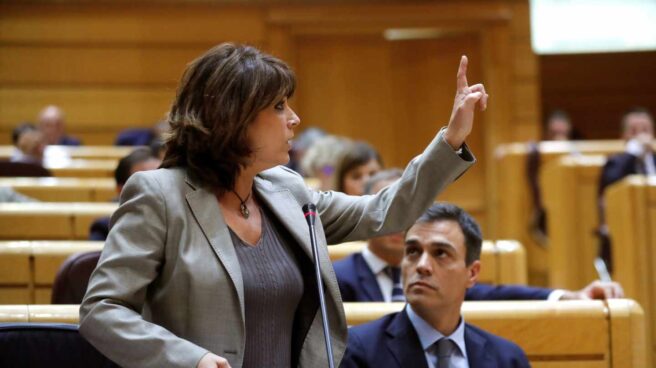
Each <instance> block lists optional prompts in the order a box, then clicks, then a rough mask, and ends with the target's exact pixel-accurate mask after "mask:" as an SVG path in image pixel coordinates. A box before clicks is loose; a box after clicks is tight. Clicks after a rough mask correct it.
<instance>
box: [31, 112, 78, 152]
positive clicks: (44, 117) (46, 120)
mask: <svg viewBox="0 0 656 368" xmlns="http://www.w3.org/2000/svg"><path fill="white" fill-rule="evenodd" d="M38 121H39V130H40V131H41V133H43V136H44V137H45V141H46V144H48V145H50V144H53V145H61V146H79V145H81V144H82V142H80V140H79V139H77V138H74V137H71V136H68V135H66V117H65V115H64V112H63V111H62V110H61V109H60V108H59V107H57V106H54V105H50V106H46V107H45V108H44V109H43V110H41V113H40V114H39V119H38Z"/></svg>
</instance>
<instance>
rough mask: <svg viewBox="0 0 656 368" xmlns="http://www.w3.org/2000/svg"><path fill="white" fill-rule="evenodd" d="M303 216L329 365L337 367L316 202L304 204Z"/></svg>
mask: <svg viewBox="0 0 656 368" xmlns="http://www.w3.org/2000/svg"><path fill="white" fill-rule="evenodd" d="M303 216H305V220H306V221H307V223H308V228H309V230H310V243H311V245H312V258H313V261H314V270H315V276H316V278H317V289H318V291H319V305H320V307H321V321H322V322H323V337H324V339H325V340H326V355H328V366H329V367H330V368H335V362H334V361H333V347H332V343H331V342H330V332H329V330H328V314H327V313H326V297H325V295H324V292H323V280H322V279H321V268H320V265H319V249H318V248H317V233H316V231H315V229H314V223H315V221H316V219H317V207H316V206H315V205H314V203H308V204H306V205H305V206H303Z"/></svg>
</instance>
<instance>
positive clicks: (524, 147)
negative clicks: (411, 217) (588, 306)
mask: <svg viewBox="0 0 656 368" xmlns="http://www.w3.org/2000/svg"><path fill="white" fill-rule="evenodd" d="M624 146H625V143H624V141H622V140H596V141H570V142H539V143H538V151H539V152H540V162H541V167H542V168H544V167H546V166H547V165H548V163H549V162H551V161H554V160H558V159H559V158H560V157H563V156H570V155H580V154H583V155H602V156H608V155H610V154H615V153H619V152H623V151H624ZM655 147H656V145H655ZM529 152H530V146H529V144H528V143H509V144H504V145H500V146H499V147H498V148H497V149H496V150H495V155H494V168H495V170H494V175H493V181H494V185H493V186H492V192H493V193H491V194H492V200H491V204H490V208H491V211H492V212H491V216H490V218H491V220H490V226H488V229H489V230H488V231H486V234H487V235H486V236H488V237H490V238H493V239H515V240H517V241H519V242H520V243H522V244H523V245H524V247H525V249H526V253H527V260H528V270H529V280H530V283H531V284H532V285H544V286H546V285H548V277H549V275H548V273H549V271H550V270H549V267H550V266H549V264H548V254H547V249H548V248H547V247H544V246H542V245H541V244H539V243H538V241H537V240H536V239H535V238H534V236H533V235H532V233H531V226H530V225H531V220H532V214H533V213H532V210H533V199H532V197H531V192H530V189H529V183H528V181H527V174H526V165H527V157H528V155H529ZM540 175H541V177H543V178H544V176H545V175H544V174H540ZM542 189H545V187H544V186H542ZM547 216H548V214H547Z"/></svg>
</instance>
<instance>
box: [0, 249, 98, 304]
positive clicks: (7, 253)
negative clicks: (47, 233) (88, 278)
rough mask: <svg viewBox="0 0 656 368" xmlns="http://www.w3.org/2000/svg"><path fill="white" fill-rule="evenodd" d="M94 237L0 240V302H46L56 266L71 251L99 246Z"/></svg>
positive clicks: (87, 250)
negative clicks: (84, 238)
mask: <svg viewBox="0 0 656 368" xmlns="http://www.w3.org/2000/svg"><path fill="white" fill-rule="evenodd" d="M103 244H104V243H103V242H96V241H0V304H16V303H31V304H34V303H37V304H49V303H50V298H51V295H52V285H53V282H54V280H55V276H56V275H57V271H58V270H59V267H60V266H61V265H62V264H63V263H64V261H65V260H66V259H67V258H68V257H70V256H71V255H73V254H76V253H83V252H91V251H97V250H102V247H103Z"/></svg>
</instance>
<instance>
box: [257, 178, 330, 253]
mask: <svg viewBox="0 0 656 368" xmlns="http://www.w3.org/2000/svg"><path fill="white" fill-rule="evenodd" d="M255 190H256V191H257V193H258V194H259V198H260V199H262V200H263V201H264V202H265V203H266V205H267V207H268V208H269V209H270V210H271V212H273V213H274V214H275V215H276V217H277V218H279V219H280V222H281V223H282V225H283V226H284V227H285V228H286V229H287V230H288V231H289V233H290V234H291V235H292V237H293V238H294V240H296V242H298V244H299V245H300V246H301V248H303V251H304V252H305V253H306V254H307V255H308V257H309V258H310V259H312V247H311V244H310V231H309V230H308V225H307V222H306V221H305V217H304V216H303V209H302V208H301V206H300V205H299V204H298V202H297V201H296V199H295V198H294V196H293V195H292V194H291V192H290V191H289V190H287V189H285V188H275V187H274V186H273V184H271V182H270V181H268V180H265V179H262V178H260V177H255ZM317 226H320V225H319V223H317Z"/></svg>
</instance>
